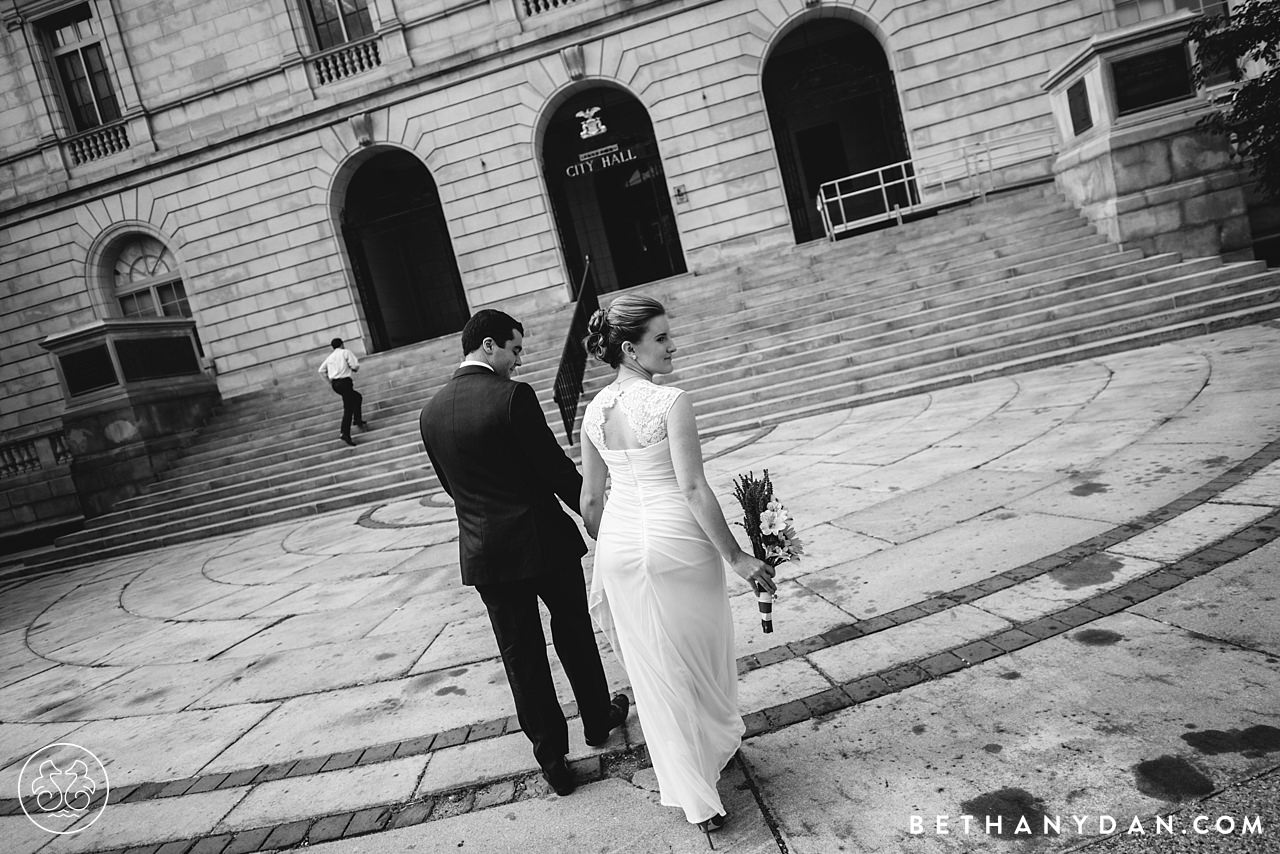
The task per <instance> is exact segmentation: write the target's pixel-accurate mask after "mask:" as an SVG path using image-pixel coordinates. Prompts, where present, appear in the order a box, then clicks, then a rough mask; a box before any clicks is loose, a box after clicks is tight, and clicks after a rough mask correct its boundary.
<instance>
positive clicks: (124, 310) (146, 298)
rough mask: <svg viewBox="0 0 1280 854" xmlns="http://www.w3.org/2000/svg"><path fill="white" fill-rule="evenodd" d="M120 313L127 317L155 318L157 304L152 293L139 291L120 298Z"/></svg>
mask: <svg viewBox="0 0 1280 854" xmlns="http://www.w3.org/2000/svg"><path fill="white" fill-rule="evenodd" d="M120 313H121V314H123V315H124V316H125V317H155V316H156V313H157V312H156V304H155V300H153V299H152V298H151V291H150V290H146V291H138V292H136V293H132V294H125V295H124V296H122V297H120Z"/></svg>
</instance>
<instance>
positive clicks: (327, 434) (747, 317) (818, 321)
mask: <svg viewBox="0 0 1280 854" xmlns="http://www.w3.org/2000/svg"><path fill="white" fill-rule="evenodd" d="M1119 258H1125V259H1128V263H1127V264H1120V265H1116V266H1112V267H1105V268H1102V269H1101V270H1099V269H1096V267H1097V265H1098V264H1102V263H1106V262H1107V261H1110V260H1115V259H1119ZM1175 261H1176V256H1158V257H1155V258H1150V259H1146V258H1143V257H1142V256H1141V253H1137V252H1131V253H1121V254H1115V253H1112V254H1109V255H1105V256H1098V257H1096V258H1090V259H1088V260H1087V261H1086V262H1083V263H1082V262H1079V261H1077V262H1075V264H1074V265H1063V266H1060V267H1054V268H1052V269H1051V270H1049V271H1046V273H1053V274H1055V275H1061V274H1063V273H1067V272H1070V273H1073V274H1074V275H1073V276H1072V277H1071V278H1059V279H1056V280H1052V281H1049V282H1038V283H1037V284H1035V285H1034V286H1029V285H1026V284H1025V282H1026V280H1027V278H1028V277H1029V276H1030V275H1031V274H1021V275H1015V276H1013V277H1012V278H1002V277H1001V275H997V274H991V275H984V276H982V277H980V278H979V279H978V281H982V282H990V284H983V285H981V286H980V287H974V288H970V289H969V290H964V291H962V290H960V289H961V288H962V287H963V285H964V284H967V280H955V281H943V282H942V283H941V284H939V285H935V286H933V287H932V288H925V287H921V288H918V289H913V290H912V291H910V292H908V293H906V294H901V295H900V294H898V293H897V292H895V290H894V289H895V288H897V287H900V285H899V284H897V283H896V282H891V283H888V284H887V285H885V286H884V287H881V288H868V289H865V290H860V291H858V292H855V293H841V292H839V291H834V290H833V291H829V292H820V293H818V294H815V295H814V296H812V297H810V300H812V301H813V302H816V305H812V306H809V305H807V304H806V305H800V306H797V305H796V300H795V299H794V298H792V299H790V300H788V301H787V302H786V303H785V305H786V306H787V308H786V310H785V311H784V310H782V309H781V307H774V306H772V305H770V306H765V307H762V308H759V309H751V310H749V311H746V312H744V313H742V314H738V313H734V314H732V321H731V322H726V321H723V320H722V321H719V322H714V323H712V324H710V325H705V326H703V327H699V325H697V324H691V326H692V332H688V331H686V330H685V329H684V327H680V328H679V330H678V334H679V336H680V339H681V340H684V339H686V338H691V339H693V340H696V341H698V342H699V343H698V350H697V354H696V355H697V358H698V361H699V364H700V365H703V364H705V363H706V362H707V361H708V360H714V359H715V358H716V356H717V352H716V351H717V350H718V345H719V343H720V341H722V340H735V339H736V338H737V336H738V334H739V332H740V331H741V330H745V329H753V330H754V337H755V338H756V339H757V340H758V339H760V338H762V337H767V336H769V335H773V334H784V333H791V332H793V331H794V330H796V329H804V328H806V327H811V328H810V329H809V335H810V337H814V336H816V335H818V334H819V330H818V329H817V327H819V326H821V327H822V329H830V328H832V325H833V324H835V323H836V322H837V321H838V320H840V319H842V318H861V319H865V318H867V317H878V316H884V317H885V318H888V317H898V318H901V317H914V316H915V313H918V312H920V311H923V310H925V309H926V308H933V309H936V308H937V306H939V305H947V304H957V303H959V302H961V301H965V302H971V301H972V300H973V299H976V298H977V297H978V296H988V298H992V299H994V298H995V297H991V295H993V294H994V295H1005V299H1006V300H1009V301H1011V300H1013V299H1014V298H1015V296H1014V294H1016V293H1021V291H1019V290H1017V289H1015V288H1014V287H1013V286H1014V285H1021V286H1022V288H1023V289H1024V290H1025V289H1027V288H1029V287H1036V288H1039V289H1040V290H1041V291H1042V292H1045V293H1048V292H1053V291H1056V290H1061V289H1070V288H1076V287H1080V286H1082V285H1085V284H1089V283H1092V282H1097V281H1100V280H1101V279H1103V278H1112V279H1116V278H1120V277H1121V276H1122V275H1124V274H1126V273H1127V272H1129V271H1131V270H1143V269H1147V270H1150V269H1155V268H1158V267H1168V266H1170V265H1171V264H1172V263H1173V262H1175ZM1196 263H1199V264H1206V265H1207V264H1213V265H1219V264H1220V261H1218V259H1202V260H1201V261H1198V262H1196ZM1015 269H1017V268H1015ZM882 293H883V295H881V294H882ZM969 294H972V296H967V295H969ZM903 297H909V298H910V300H911V302H909V303H901V304H900V303H899V302H898V300H901V299H902V298H903ZM807 302H808V300H806V303H807ZM877 312H878V313H877ZM907 312H912V313H910V314H908V313H907ZM700 328H703V329H707V330H716V331H717V332H718V333H719V334H718V336H717V337H715V338H712V337H709V336H708V335H707V334H702V335H699V329H700ZM736 346H739V347H740V346H741V344H740V343H739V344H737V345H736ZM452 370H453V367H452V366H451V365H449V366H446V367H445V368H443V369H442V370H441V371H439V373H438V374H437V375H435V376H421V374H423V373H424V372H421V371H420V372H419V374H420V376H419V377H417V378H414V379H412V380H405V381H402V382H398V383H394V384H393V386H392V389H393V391H394V393H393V394H387V393H386V392H384V395H385V396H384V397H383V398H382V399H381V400H377V401H376V402H375V401H374V398H375V396H376V394H377V393H376V392H373V391H370V392H369V393H368V394H367V397H368V399H369V400H370V405H369V408H368V409H367V410H366V413H365V414H366V417H367V418H369V419H370V420H373V421H378V422H379V423H380V426H381V424H382V423H383V422H387V421H390V422H392V423H399V422H400V421H401V420H402V419H404V418H406V417H408V416H411V415H416V413H417V412H418V411H419V410H420V409H421V407H422V405H423V404H424V403H425V401H426V400H428V399H430V396H431V395H432V394H433V393H434V392H435V390H436V389H438V388H439V387H440V386H441V385H442V384H443V383H444V381H445V380H446V379H447V377H448V375H449V374H451V373H452ZM520 378H521V379H522V380H523V381H525V382H529V383H530V384H532V385H533V386H534V388H535V389H537V390H539V392H540V393H541V394H542V397H543V404H544V411H545V412H546V414H547V415H548V417H549V419H550V418H551V417H552V416H554V415H556V414H557V413H558V410H557V409H556V407H555V405H554V403H553V401H552V399H551V398H552V382H553V380H554V367H553V366H551V365H547V366H546V367H544V368H542V369H538V370H535V371H533V372H522V373H521V375H520ZM312 402H313V405H312V406H311V407H310V408H311V410H312V411H313V412H314V414H313V415H312V416H310V417H309V418H299V417H298V415H297V408H298V407H297V406H296V405H295V406H294V407H292V408H291V410H292V411H291V413H290V414H289V415H287V416H285V415H280V416H270V415H268V414H267V413H260V414H259V416H258V418H257V419H256V423H254V422H250V421H247V420H241V419H240V418H237V420H236V422H235V423H234V424H233V425H230V426H228V425H225V424H221V423H219V424H216V425H214V424H211V425H210V428H209V429H208V431H207V436H206V440H205V441H204V442H203V443H202V445H201V447H202V449H203V451H202V453H200V454H189V455H188V456H187V457H185V458H183V459H182V460H181V461H179V462H178V463H177V464H176V465H175V467H174V469H173V470H171V474H170V477H184V476H190V475H191V473H192V471H193V470H194V471H199V472H201V473H203V472H205V471H207V469H208V466H210V465H219V464H225V463H227V462H231V461H232V460H230V459H229V458H228V457H227V455H228V454H231V453H239V454H241V455H246V454H249V453H251V452H253V453H256V452H257V451H259V450H264V449H271V450H274V451H277V452H278V451H295V450H297V447H294V446H291V445H290V444H289V443H290V442H294V443H301V444H319V445H321V446H327V445H329V444H330V443H331V442H332V441H333V434H334V432H335V430H334V426H335V421H336V419H337V414H336V406H335V403H336V402H335V401H333V400H332V396H331V395H329V394H328V393H327V392H325V391H324V390H322V389H316V390H314V392H313V396H312ZM246 431H248V432H246ZM255 436H257V437H259V438H256V439H255V438H254V437H255ZM377 438H378V437H377V436H376V435H375V436H374V439H375V440H376V439H377ZM295 456H296V455H295Z"/></svg>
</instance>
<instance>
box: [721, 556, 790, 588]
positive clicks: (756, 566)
mask: <svg viewBox="0 0 1280 854" xmlns="http://www.w3.org/2000/svg"><path fill="white" fill-rule="evenodd" d="M729 566H730V568H732V569H733V571H734V572H736V573H737V574H738V576H739V577H740V578H742V579H743V580H744V581H746V582H747V583H748V584H750V585H751V589H752V590H767V591H769V592H770V593H776V592H777V591H778V585H777V584H775V583H774V581H773V574H774V573H775V572H777V571H778V570H777V569H776V568H775V567H772V566H770V565H769V564H767V563H765V562H764V561H762V560H760V559H759V558H756V557H753V556H752V555H749V554H747V553H746V552H743V551H740V552H738V554H737V555H736V556H735V557H734V558H733V560H731V561H730V562H729Z"/></svg>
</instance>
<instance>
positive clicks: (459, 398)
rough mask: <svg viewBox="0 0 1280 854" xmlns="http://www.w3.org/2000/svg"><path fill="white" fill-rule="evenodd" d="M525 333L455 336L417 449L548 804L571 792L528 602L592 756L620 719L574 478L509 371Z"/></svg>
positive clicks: (510, 325)
mask: <svg viewBox="0 0 1280 854" xmlns="http://www.w3.org/2000/svg"><path fill="white" fill-rule="evenodd" d="M523 350H524V327H523V326H521V325H520V324H519V323H518V322H517V321H516V320H515V319H514V318H512V317H511V316H510V315H508V314H505V313H503V312H501V311H495V310H493V309H483V310H481V311H478V312H476V314H475V316H473V317H472V318H471V319H470V320H469V321H467V325H466V326H465V327H463V329H462V352H463V353H464V354H465V358H464V361H463V362H462V366H461V367H459V368H458V370H457V371H456V372H455V373H454V375H453V377H452V379H450V380H449V382H448V383H446V384H445V385H444V387H443V388H442V389H440V391H439V392H438V393H437V394H436V395H435V397H433V398H432V399H431V402H430V403H428V404H427V405H426V407H425V408H424V409H423V410H422V416H421V418H420V419H419V424H420V426H421V428H422V442H423V444H424V445H426V448H427V455H428V456H430V458H431V464H432V465H433V466H435V470H436V474H437V475H438V476H439V477H440V484H441V486H443V487H444V490H445V492H447V493H449V495H450V496H452V497H453V501H454V506H455V509H456V511H457V514H458V549H459V552H460V560H461V564H462V583H463V584H468V585H474V586H475V588H476V590H477V592H479V594H480V598H481V599H482V600H483V601H484V604H485V607H486V608H487V609H488V611H489V622H490V623H492V624H493V634H494V636H495V637H496V638H497V641H498V649H499V650H500V651H501V653H502V663H503V665H504V666H505V667H506V670H507V682H508V684H509V685H510V686H511V694H512V697H513V698H514V699H515V705H516V716H517V717H518V718H519V720H520V727H521V729H523V730H524V733H525V735H526V736H528V738H529V740H530V741H531V742H533V755H534V757H535V758H536V759H537V760H538V764H539V765H540V766H541V767H542V774H543V776H544V777H546V779H547V782H548V783H550V784H551V787H552V788H553V789H555V791H556V794H559V795H567V794H569V793H570V792H572V791H573V789H574V786H575V783H574V780H573V775H572V773H570V771H569V766H568V765H567V764H566V763H565V755H566V754H567V753H568V752H569V729H568V726H567V724H566V723H565V719H564V712H563V711H562V710H561V708H560V702H559V700H558V699H557V697H556V689H555V685H554V683H553V682H552V681H551V665H550V663H549V662H548V661H547V646H546V639H545V638H544V637H543V634H542V621H541V619H540V617H539V615H538V600H539V599H541V600H542V601H543V603H545V604H546V606H547V610H548V611H549V612H550V613H551V636H552V640H553V642H554V643H555V648H556V655H557V656H558V657H559V658H560V663H561V664H562V665H564V672H565V674H566V675H567V676H568V677H569V684H570V685H571V686H572V687H573V695H574V698H575V699H576V700H577V702H578V711H579V713H580V714H581V715H582V728H583V734H584V735H585V737H586V741H587V744H589V745H591V746H593V747H598V746H599V745H601V744H604V742H605V741H606V740H607V739H608V738H609V732H610V731H611V730H613V729H614V728H615V727H618V726H620V725H621V724H622V722H623V721H624V720H626V717H627V708H628V706H629V701H628V699H627V697H626V695H624V694H619V695H617V696H616V697H614V698H613V700H612V701H610V699H609V691H608V685H607V684H606V682H605V676H604V667H603V666H601V664H600V652H599V650H597V649H596V642H595V634H594V630H593V628H592V625H591V618H590V617H589V616H588V615H587V595H586V585H585V583H584V582H583V577H582V562H581V561H582V556H583V555H584V554H586V551H587V547H586V545H585V544H584V543H583V541H582V535H581V534H579V533H578V527H577V525H575V524H574V523H573V520H572V519H570V518H569V516H568V514H566V513H565V512H564V510H562V509H561V508H560V504H559V502H558V501H556V496H559V497H560V499H561V500H562V501H564V503H565V504H567V505H568V506H569V507H570V509H572V510H573V512H575V513H578V512H579V510H578V494H579V492H580V491H581V489H582V476H581V475H579V474H578V470H577V468H576V467H575V466H574V464H573V462H572V461H571V460H570V459H569V458H568V457H567V456H565V453H564V451H562V450H561V449H560V446H559V445H558V444H557V443H556V440H555V436H554V435H552V433H551V428H550V427H548V426H547V420H546V418H545V417H544V416H543V414H542V408H541V407H540V406H539V405H538V400H537V398H536V397H535V396H534V393H533V389H532V388H531V387H530V386H529V385H528V384H526V383H520V382H514V381H513V380H512V379H511V372H512V370H514V369H515V368H517V367H519V366H520V364H521V358H520V357H521V353H522V352H523Z"/></svg>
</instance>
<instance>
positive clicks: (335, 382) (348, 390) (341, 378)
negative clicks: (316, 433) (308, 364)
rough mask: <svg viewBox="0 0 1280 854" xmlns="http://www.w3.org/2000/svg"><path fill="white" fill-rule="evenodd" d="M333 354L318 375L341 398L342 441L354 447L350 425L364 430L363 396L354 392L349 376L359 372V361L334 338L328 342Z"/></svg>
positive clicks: (340, 341)
mask: <svg viewBox="0 0 1280 854" xmlns="http://www.w3.org/2000/svg"><path fill="white" fill-rule="evenodd" d="M329 343H330V344H332V345H333V352H332V353H330V354H329V357H328V358H327V359H325V360H324V362H322V363H321V365H320V375H321V376H323V377H325V378H326V379H327V380H329V385H330V387H332V388H333V390H334V391H335V392H337V393H338V394H339V395H341V396H342V441H344V442H346V443H347V444H348V445H355V442H354V441H352V439H351V425H352V424H355V425H356V426H357V427H359V428H360V429H361V430H364V429H366V425H365V423H364V418H362V417H361V415H360V404H361V403H362V402H363V401H364V395H362V394H360V392H358V391H356V388H355V383H354V382H353V381H352V379H351V375H352V374H353V373H355V372H356V371H358V370H360V360H359V359H357V358H356V354H355V353H352V352H351V351H350V350H348V349H346V348H345V347H343V346H342V339H341V338H335V339H333V340H332V341H330V342H329Z"/></svg>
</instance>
